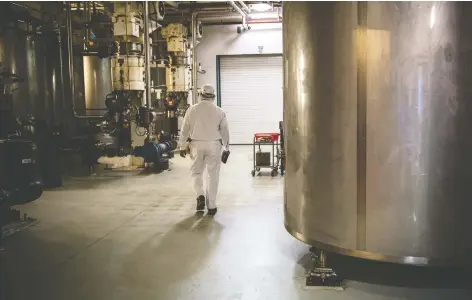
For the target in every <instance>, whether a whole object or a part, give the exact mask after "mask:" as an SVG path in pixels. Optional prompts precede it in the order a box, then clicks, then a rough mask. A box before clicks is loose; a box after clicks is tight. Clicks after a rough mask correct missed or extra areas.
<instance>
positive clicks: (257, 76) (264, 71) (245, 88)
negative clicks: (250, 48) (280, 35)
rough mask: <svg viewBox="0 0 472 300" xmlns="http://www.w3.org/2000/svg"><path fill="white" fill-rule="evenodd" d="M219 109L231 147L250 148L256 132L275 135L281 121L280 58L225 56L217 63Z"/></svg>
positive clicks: (281, 73) (281, 77) (281, 83)
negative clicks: (226, 119)
mask: <svg viewBox="0 0 472 300" xmlns="http://www.w3.org/2000/svg"><path fill="white" fill-rule="evenodd" d="M220 79H221V108H223V110H224V111H225V112H226V116H227V118H228V123H229V130H230V135H231V137H230V141H231V144H251V143H252V139H253V136H254V133H256V132H278V131H279V121H282V118H283V90H282V86H283V67H282V56H263V55H261V56H228V57H224V56H223V57H221V60H220Z"/></svg>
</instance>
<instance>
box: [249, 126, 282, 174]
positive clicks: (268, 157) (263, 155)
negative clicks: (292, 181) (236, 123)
mask: <svg viewBox="0 0 472 300" xmlns="http://www.w3.org/2000/svg"><path fill="white" fill-rule="evenodd" d="M279 137H280V133H279V132H269V133H254V141H253V150H254V151H253V169H252V171H251V175H252V176H256V172H260V171H261V169H262V168H267V169H271V172H270V176H272V177H274V176H275V175H277V174H278V168H279V165H280V157H281V156H280V149H279ZM261 146H262V147H271V148H272V151H264V152H263V151H262V149H261Z"/></svg>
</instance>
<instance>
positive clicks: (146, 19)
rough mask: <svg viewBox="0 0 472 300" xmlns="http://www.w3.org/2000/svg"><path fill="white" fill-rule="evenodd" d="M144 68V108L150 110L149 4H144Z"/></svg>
mask: <svg viewBox="0 0 472 300" xmlns="http://www.w3.org/2000/svg"><path fill="white" fill-rule="evenodd" d="M144 49H145V54H144V55H145V57H144V68H145V72H146V106H147V108H149V109H150V108H151V45H150V42H149V2H147V1H145V2H144Z"/></svg>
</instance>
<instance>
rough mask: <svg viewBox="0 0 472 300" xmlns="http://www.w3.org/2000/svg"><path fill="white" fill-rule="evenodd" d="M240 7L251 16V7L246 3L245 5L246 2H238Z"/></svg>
mask: <svg viewBox="0 0 472 300" xmlns="http://www.w3.org/2000/svg"><path fill="white" fill-rule="evenodd" d="M238 3H239V5H241V7H242V8H243V10H244V11H245V12H246V13H247V14H249V13H251V9H250V8H249V6H247V5H246V3H244V1H238Z"/></svg>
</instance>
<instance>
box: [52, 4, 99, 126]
mask: <svg viewBox="0 0 472 300" xmlns="http://www.w3.org/2000/svg"><path fill="white" fill-rule="evenodd" d="M71 12H72V7H71V2H67V9H66V29H67V52H68V54H69V56H68V71H69V81H70V82H69V84H70V92H71V93H70V99H71V107H72V115H73V116H74V117H75V118H77V119H84V120H94V119H95V120H98V119H103V117H104V116H81V115H79V114H77V112H76V111H75V103H74V102H75V82H74V81H75V80H74V77H75V76H74V53H73V50H72V16H71ZM59 55H60V56H62V46H61V51H60V52H59ZM61 70H62V59H61ZM61 72H62V73H61V74H62V76H63V77H62V78H61V79H62V82H63V83H64V72H63V71H61ZM62 88H63V89H64V84H62Z"/></svg>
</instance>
